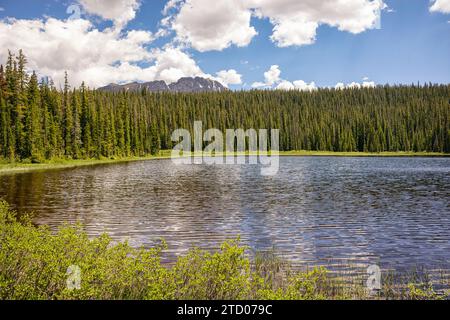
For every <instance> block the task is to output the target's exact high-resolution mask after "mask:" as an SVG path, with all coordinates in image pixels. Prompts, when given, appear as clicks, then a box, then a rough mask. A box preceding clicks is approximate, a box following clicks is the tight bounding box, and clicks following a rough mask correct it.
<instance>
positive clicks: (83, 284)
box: [0, 201, 438, 300]
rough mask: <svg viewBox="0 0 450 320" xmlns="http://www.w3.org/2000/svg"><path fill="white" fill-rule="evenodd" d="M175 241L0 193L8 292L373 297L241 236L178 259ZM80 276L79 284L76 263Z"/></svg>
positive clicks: (0, 254) (3, 292)
mask: <svg viewBox="0 0 450 320" xmlns="http://www.w3.org/2000/svg"><path fill="white" fill-rule="evenodd" d="M166 248H167V246H166V244H165V243H164V242H162V243H161V244H160V245H159V246H157V247H155V248H150V249H144V248H138V249H137V248H133V247H131V246H130V245H128V243H126V242H124V243H117V244H115V243H113V242H112V240H111V238H110V237H109V236H108V235H106V234H104V235H102V236H99V237H96V238H93V239H89V238H88V236H87V234H86V233H85V232H83V230H82V226H81V225H76V226H68V225H67V226H64V227H62V228H60V229H59V230H58V231H57V232H52V231H51V230H50V229H49V228H48V227H46V226H39V227H36V226H34V225H33V224H32V223H31V219H30V217H29V216H22V217H20V218H19V217H18V216H17V214H16V213H15V212H14V211H12V210H10V208H9V206H8V204H7V203H6V202H3V201H0V299H33V300H37V299H189V300H196V299H282V300H288V299H291V300H298V299H349V298H369V297H368V296H367V295H365V294H364V293H362V292H365V290H364V287H362V286H356V287H354V288H351V290H347V289H345V288H344V287H343V286H342V284H341V283H340V282H339V281H338V280H337V279H335V278H332V277H330V275H329V273H328V272H327V270H326V269H324V268H314V269H312V270H307V271H303V272H300V271H296V272H294V271H291V270H290V269H289V268H288V267H287V265H286V264H285V263H284V262H283V261H282V260H280V259H279V258H278V257H276V256H275V255H274V254H270V255H256V257H255V259H254V260H253V262H251V260H250V259H249V257H248V255H247V254H246V251H247V250H246V249H247V248H246V247H242V246H240V244H239V239H236V240H232V241H227V242H225V243H224V244H223V245H222V246H221V248H220V250H218V251H217V252H215V253H210V252H206V251H202V250H199V249H192V250H191V251H189V252H188V253H187V254H186V255H185V256H183V257H180V258H179V259H178V260H177V261H176V262H175V263H174V264H173V265H167V264H162V263H161V254H162V251H163V250H164V249H166ZM73 266H76V268H77V270H79V271H80V278H79V279H80V280H81V281H80V282H79V283H78V285H77V286H76V287H75V288H74V287H73V286H71V284H72V282H71V281H72V279H71V278H70V277H71V274H70V272H69V271H70V270H71V268H72V267H73ZM403 298H408V299H435V298H438V296H437V294H436V293H435V292H434V291H433V289H432V288H431V287H427V288H425V289H423V288H419V287H416V286H415V285H410V286H409V292H408V294H407V296H406V297H403Z"/></svg>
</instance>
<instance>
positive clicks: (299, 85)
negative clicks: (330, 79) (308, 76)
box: [275, 80, 317, 91]
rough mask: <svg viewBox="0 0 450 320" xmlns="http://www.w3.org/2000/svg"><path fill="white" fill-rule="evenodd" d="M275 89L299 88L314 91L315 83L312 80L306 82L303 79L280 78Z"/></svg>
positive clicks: (315, 88)
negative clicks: (288, 79) (292, 80)
mask: <svg viewBox="0 0 450 320" xmlns="http://www.w3.org/2000/svg"><path fill="white" fill-rule="evenodd" d="M275 89H277V90H299V91H314V90H317V87H316V84H315V83H314V82H311V83H306V82H305V81H303V80H296V81H294V82H290V81H287V80H282V81H281V82H280V83H279V84H278V85H277V86H276V87H275Z"/></svg>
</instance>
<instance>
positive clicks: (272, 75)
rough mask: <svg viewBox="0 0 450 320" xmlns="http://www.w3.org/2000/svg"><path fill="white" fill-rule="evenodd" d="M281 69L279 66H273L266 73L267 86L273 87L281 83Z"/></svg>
mask: <svg viewBox="0 0 450 320" xmlns="http://www.w3.org/2000/svg"><path fill="white" fill-rule="evenodd" d="M280 74H281V71H280V67H279V66H277V65H273V66H271V67H270V69H269V70H268V71H266V72H264V79H266V84H267V85H268V86H271V85H273V84H274V83H276V82H278V81H280Z"/></svg>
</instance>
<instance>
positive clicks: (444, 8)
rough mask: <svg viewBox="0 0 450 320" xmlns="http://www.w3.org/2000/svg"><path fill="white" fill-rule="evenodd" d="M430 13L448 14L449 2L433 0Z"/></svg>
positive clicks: (449, 10) (449, 0)
mask: <svg viewBox="0 0 450 320" xmlns="http://www.w3.org/2000/svg"><path fill="white" fill-rule="evenodd" d="M430 11H431V12H441V13H450V0H433V4H432V6H431V7H430Z"/></svg>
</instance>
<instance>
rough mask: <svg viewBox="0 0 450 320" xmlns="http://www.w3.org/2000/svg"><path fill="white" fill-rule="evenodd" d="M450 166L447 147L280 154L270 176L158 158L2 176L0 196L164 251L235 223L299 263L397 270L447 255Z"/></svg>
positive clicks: (439, 261) (216, 234)
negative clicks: (429, 151) (420, 152)
mask: <svg viewBox="0 0 450 320" xmlns="http://www.w3.org/2000/svg"><path fill="white" fill-rule="evenodd" d="M449 173H450V159H449V158H334V157H328V158H319V157H284V158H282V159H281V161H280V171H279V173H278V175H276V176H273V177H265V176H261V175H260V168H258V167H257V166H251V165H241V166H206V165H197V166H187V165H186V166H183V165H181V166H175V165H173V164H172V163H171V161H170V160H159V161H144V162H133V163H126V164H116V165H101V166H94V167H82V168H75V169H67V170H56V171H47V172H33V173H25V174H16V175H10V176H2V177H0V197H3V198H4V199H5V200H7V201H8V202H9V203H11V204H12V205H13V206H14V207H15V208H17V209H18V210H19V211H20V212H27V211H34V212H36V213H37V216H36V222H37V223H39V224H48V225H50V226H52V227H57V226H59V225H61V224H63V223H64V222H75V221H80V222H82V223H83V224H84V225H85V228H86V231H87V232H88V233H89V234H91V235H96V234H99V233H101V232H104V231H106V232H108V233H109V234H110V235H111V236H112V237H113V238H114V239H116V240H124V239H129V241H130V243H132V244H133V245H142V244H143V245H146V246H151V245H153V244H155V242H157V241H159V239H160V238H164V239H166V241H167V242H168V245H169V248H170V254H171V255H173V254H175V255H177V254H180V253H182V252H184V251H185V250H187V249H188V248H191V247H192V246H201V247H205V248H216V247H217V246H218V244H220V243H221V242H222V241H223V240H225V239H228V238H231V237H235V236H236V235H238V234H239V235H241V239H242V240H243V241H244V242H245V243H246V244H248V245H249V246H251V247H252V248H253V249H267V248H272V247H275V248H276V249H277V250H278V251H280V252H283V254H284V256H286V257H288V258H289V259H290V260H291V261H293V262H297V263H308V264H320V263H325V262H329V260H330V259H331V260H333V261H341V260H342V261H346V262H349V261H351V262H352V263H355V264H357V263H358V264H359V263H361V264H368V263H379V264H381V265H382V266H383V267H390V268H396V269H403V268H409V267H411V266H414V265H418V264H419V265H423V266H436V265H439V266H449V265H450V214H449V213H450V210H449V209H450V206H449V200H448V199H449V198H450V197H449V195H450V194H449V193H450V175H449Z"/></svg>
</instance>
